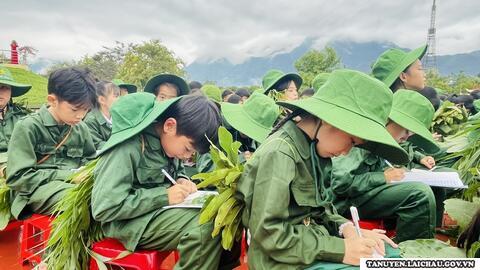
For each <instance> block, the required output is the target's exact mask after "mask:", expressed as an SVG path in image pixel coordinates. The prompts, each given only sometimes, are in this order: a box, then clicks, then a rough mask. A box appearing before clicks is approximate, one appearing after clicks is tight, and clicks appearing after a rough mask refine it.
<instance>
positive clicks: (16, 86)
mask: <svg viewBox="0 0 480 270" xmlns="http://www.w3.org/2000/svg"><path fill="white" fill-rule="evenodd" d="M0 84H4V85H8V86H10V88H12V97H19V96H22V95H25V94H26V93H27V92H28V91H29V90H30V89H31V88H32V86H31V85H28V84H22V83H18V82H16V81H15V80H14V79H13V76H12V73H11V72H10V70H8V69H7V68H6V67H0Z"/></svg>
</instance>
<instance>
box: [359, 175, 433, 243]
mask: <svg viewBox="0 0 480 270" xmlns="http://www.w3.org/2000/svg"><path fill="white" fill-rule="evenodd" d="M372 194H373V195H372ZM351 201H352V203H353V204H354V205H355V206H357V208H358V212H359V215H360V219H383V218H389V217H395V218H396V221H397V227H396V230H397V235H396V239H395V240H396V242H402V241H406V240H413V239H419V238H433V237H434V234H435V220H436V219H435V218H436V217H435V216H436V213H435V196H434V195H433V192H432V189H431V188H430V187H429V186H427V185H425V184H423V183H414V182H408V183H401V184H387V185H382V186H379V187H377V188H375V189H373V190H371V191H369V192H368V194H365V195H361V196H358V197H355V198H351Z"/></svg>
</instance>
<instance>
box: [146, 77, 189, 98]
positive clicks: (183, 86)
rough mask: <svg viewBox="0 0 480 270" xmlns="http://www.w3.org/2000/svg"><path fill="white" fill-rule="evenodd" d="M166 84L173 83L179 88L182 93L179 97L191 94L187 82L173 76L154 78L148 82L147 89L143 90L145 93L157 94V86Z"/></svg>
mask: <svg viewBox="0 0 480 270" xmlns="http://www.w3.org/2000/svg"><path fill="white" fill-rule="evenodd" d="M166 82H168V83H173V84H175V85H176V86H177V87H178V90H179V91H180V93H178V96H184V95H188V93H190V88H189V87H188V84H187V82H185V80H184V79H182V78H180V77H178V76H176V75H173V74H159V75H156V76H153V77H152V78H151V79H150V80H148V82H147V84H146V85H145V88H143V91H144V92H149V93H152V94H155V89H156V88H157V86H158V85H159V84H161V83H166Z"/></svg>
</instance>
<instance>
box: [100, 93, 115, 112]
mask: <svg viewBox="0 0 480 270" xmlns="http://www.w3.org/2000/svg"><path fill="white" fill-rule="evenodd" d="M117 98H118V94H116V93H115V91H111V92H110V93H109V94H107V95H106V96H100V97H98V102H99V103H100V105H101V106H102V107H103V108H106V109H107V110H109V109H110V107H112V104H113V103H114V102H115V101H116V100H117Z"/></svg>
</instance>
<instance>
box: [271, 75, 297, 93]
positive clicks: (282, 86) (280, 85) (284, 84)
mask: <svg viewBox="0 0 480 270" xmlns="http://www.w3.org/2000/svg"><path fill="white" fill-rule="evenodd" d="M291 81H293V83H294V84H295V87H297V89H298V88H299V87H300V86H299V85H297V82H296V81H294V80H292V79H290V78H283V79H281V80H280V81H278V82H277V83H276V84H275V85H274V86H273V89H275V90H277V91H278V92H280V91H284V90H286V89H287V88H288V86H289V85H290V82H291Z"/></svg>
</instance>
